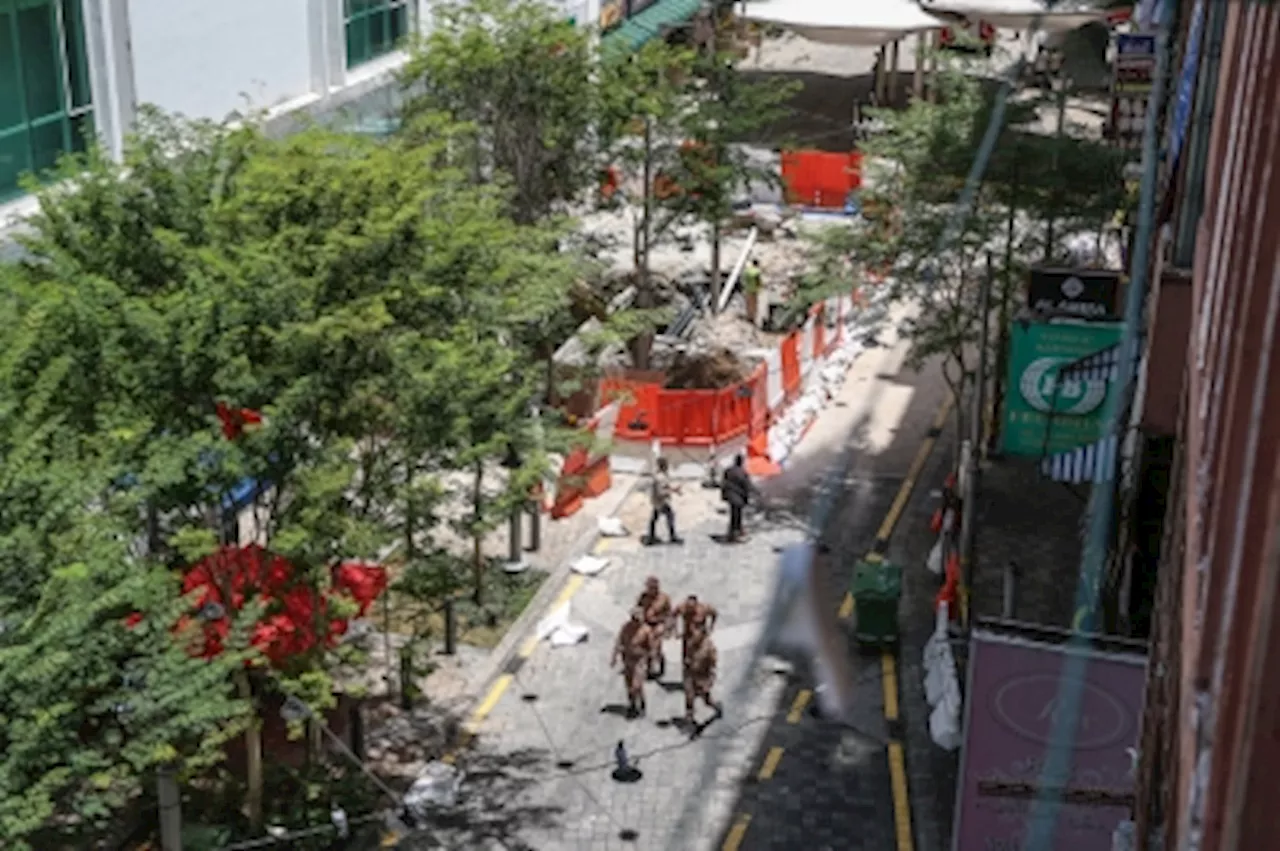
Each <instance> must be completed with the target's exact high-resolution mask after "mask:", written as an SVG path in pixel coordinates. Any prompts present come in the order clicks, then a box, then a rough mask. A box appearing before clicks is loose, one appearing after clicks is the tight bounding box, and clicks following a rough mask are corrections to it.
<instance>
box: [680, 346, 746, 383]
mask: <svg viewBox="0 0 1280 851" xmlns="http://www.w3.org/2000/svg"><path fill="white" fill-rule="evenodd" d="M746 377H747V366H746V364H744V363H743V362H742V361H741V360H740V359H739V358H738V356H737V355H736V354H734V353H733V352H732V351H731V350H729V349H726V348H718V349H713V350H711V351H708V352H679V353H677V354H676V356H675V359H674V360H673V361H672V362H671V365H670V366H669V367H667V387H668V388H670V389H672V390H719V389H721V388H723V387H731V386H733V385H734V384H737V383H738V382H740V381H742V380H743V379H744V378H746Z"/></svg>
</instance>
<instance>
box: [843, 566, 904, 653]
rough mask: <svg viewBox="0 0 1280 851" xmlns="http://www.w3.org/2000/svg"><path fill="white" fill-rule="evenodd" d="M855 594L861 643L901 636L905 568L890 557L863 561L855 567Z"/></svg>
mask: <svg viewBox="0 0 1280 851" xmlns="http://www.w3.org/2000/svg"><path fill="white" fill-rule="evenodd" d="M849 591H850V593H851V594H853V599H854V603H855V612H856V616H857V622H856V625H855V627H854V637H855V638H857V639H858V643H859V644H863V645H883V644H892V643H893V642H896V641H897V640H898V601H899V600H900V599H901V598H902V568H900V567H899V566H898V565H896V564H892V563H891V562H887V561H865V560H864V561H860V562H858V563H857V564H856V565H855V566H854V568H853V582H852V585H851V587H850V589H849Z"/></svg>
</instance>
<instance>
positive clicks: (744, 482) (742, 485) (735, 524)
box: [720, 453, 755, 544]
mask: <svg viewBox="0 0 1280 851" xmlns="http://www.w3.org/2000/svg"><path fill="white" fill-rule="evenodd" d="M753 490H755V486H754V485H752V484H751V476H750V475H749V474H748V473H747V467H746V459H744V458H743V457H742V455H741V453H739V454H738V455H737V456H736V457H735V458H734V459H733V466H732V467H730V468H729V469H727V470H725V471H724V476H723V478H722V480H721V485H720V494H721V496H722V497H723V498H724V501H725V502H727V503H729V533H728V535H726V536H725V539H726V541H727V542H728V543H731V544H732V543H737V542H738V541H745V540H746V539H747V536H746V533H745V532H743V531H742V512H743V510H744V509H746V507H747V503H749V502H750V501H751V492H752V491H753Z"/></svg>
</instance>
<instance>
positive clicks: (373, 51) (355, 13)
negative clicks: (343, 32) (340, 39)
mask: <svg viewBox="0 0 1280 851" xmlns="http://www.w3.org/2000/svg"><path fill="white" fill-rule="evenodd" d="M344 9H345V10H346V16H347V67H348V68H354V67H356V66H357V65H363V64H364V63H365V62H368V61H370V60H372V59H377V58H378V57H379V56H385V55H386V54H388V53H390V52H391V51H393V50H395V49H396V48H397V47H398V46H399V45H400V42H401V40H402V39H403V38H404V37H405V36H406V35H407V34H408V32H409V24H410V16H409V0H346V2H345V4H344Z"/></svg>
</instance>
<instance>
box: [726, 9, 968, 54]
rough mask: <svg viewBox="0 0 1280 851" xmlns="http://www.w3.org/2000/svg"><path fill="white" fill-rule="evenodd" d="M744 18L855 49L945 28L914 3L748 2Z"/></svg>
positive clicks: (810, 38)
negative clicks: (924, 31)
mask: <svg viewBox="0 0 1280 851" xmlns="http://www.w3.org/2000/svg"><path fill="white" fill-rule="evenodd" d="M744 17H745V18H747V20H751V21H757V22H759V23H765V24H775V25H777V26H780V27H783V28H785V29H788V30H791V31H792V32H794V33H796V34H797V35H799V36H802V37H804V38H807V39H809V40H810V41H817V42H822V43H825V44H841V45H849V46H854V47H877V46H879V45H882V44H887V43H888V42H891V41H894V40H895V39H899V38H901V37H902V36H904V35H907V34H909V33H913V32H920V31H922V30H931V29H938V28H940V27H942V26H944V24H943V23H942V22H941V21H939V20H938V19H937V18H935V17H934V16H932V15H929V14H927V13H925V12H924V11H923V10H921V8H920V6H919V5H918V4H917V3H915V2H914V0H869V2H849V0H749V2H748V3H747V8H746V13H745V15H744Z"/></svg>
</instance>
